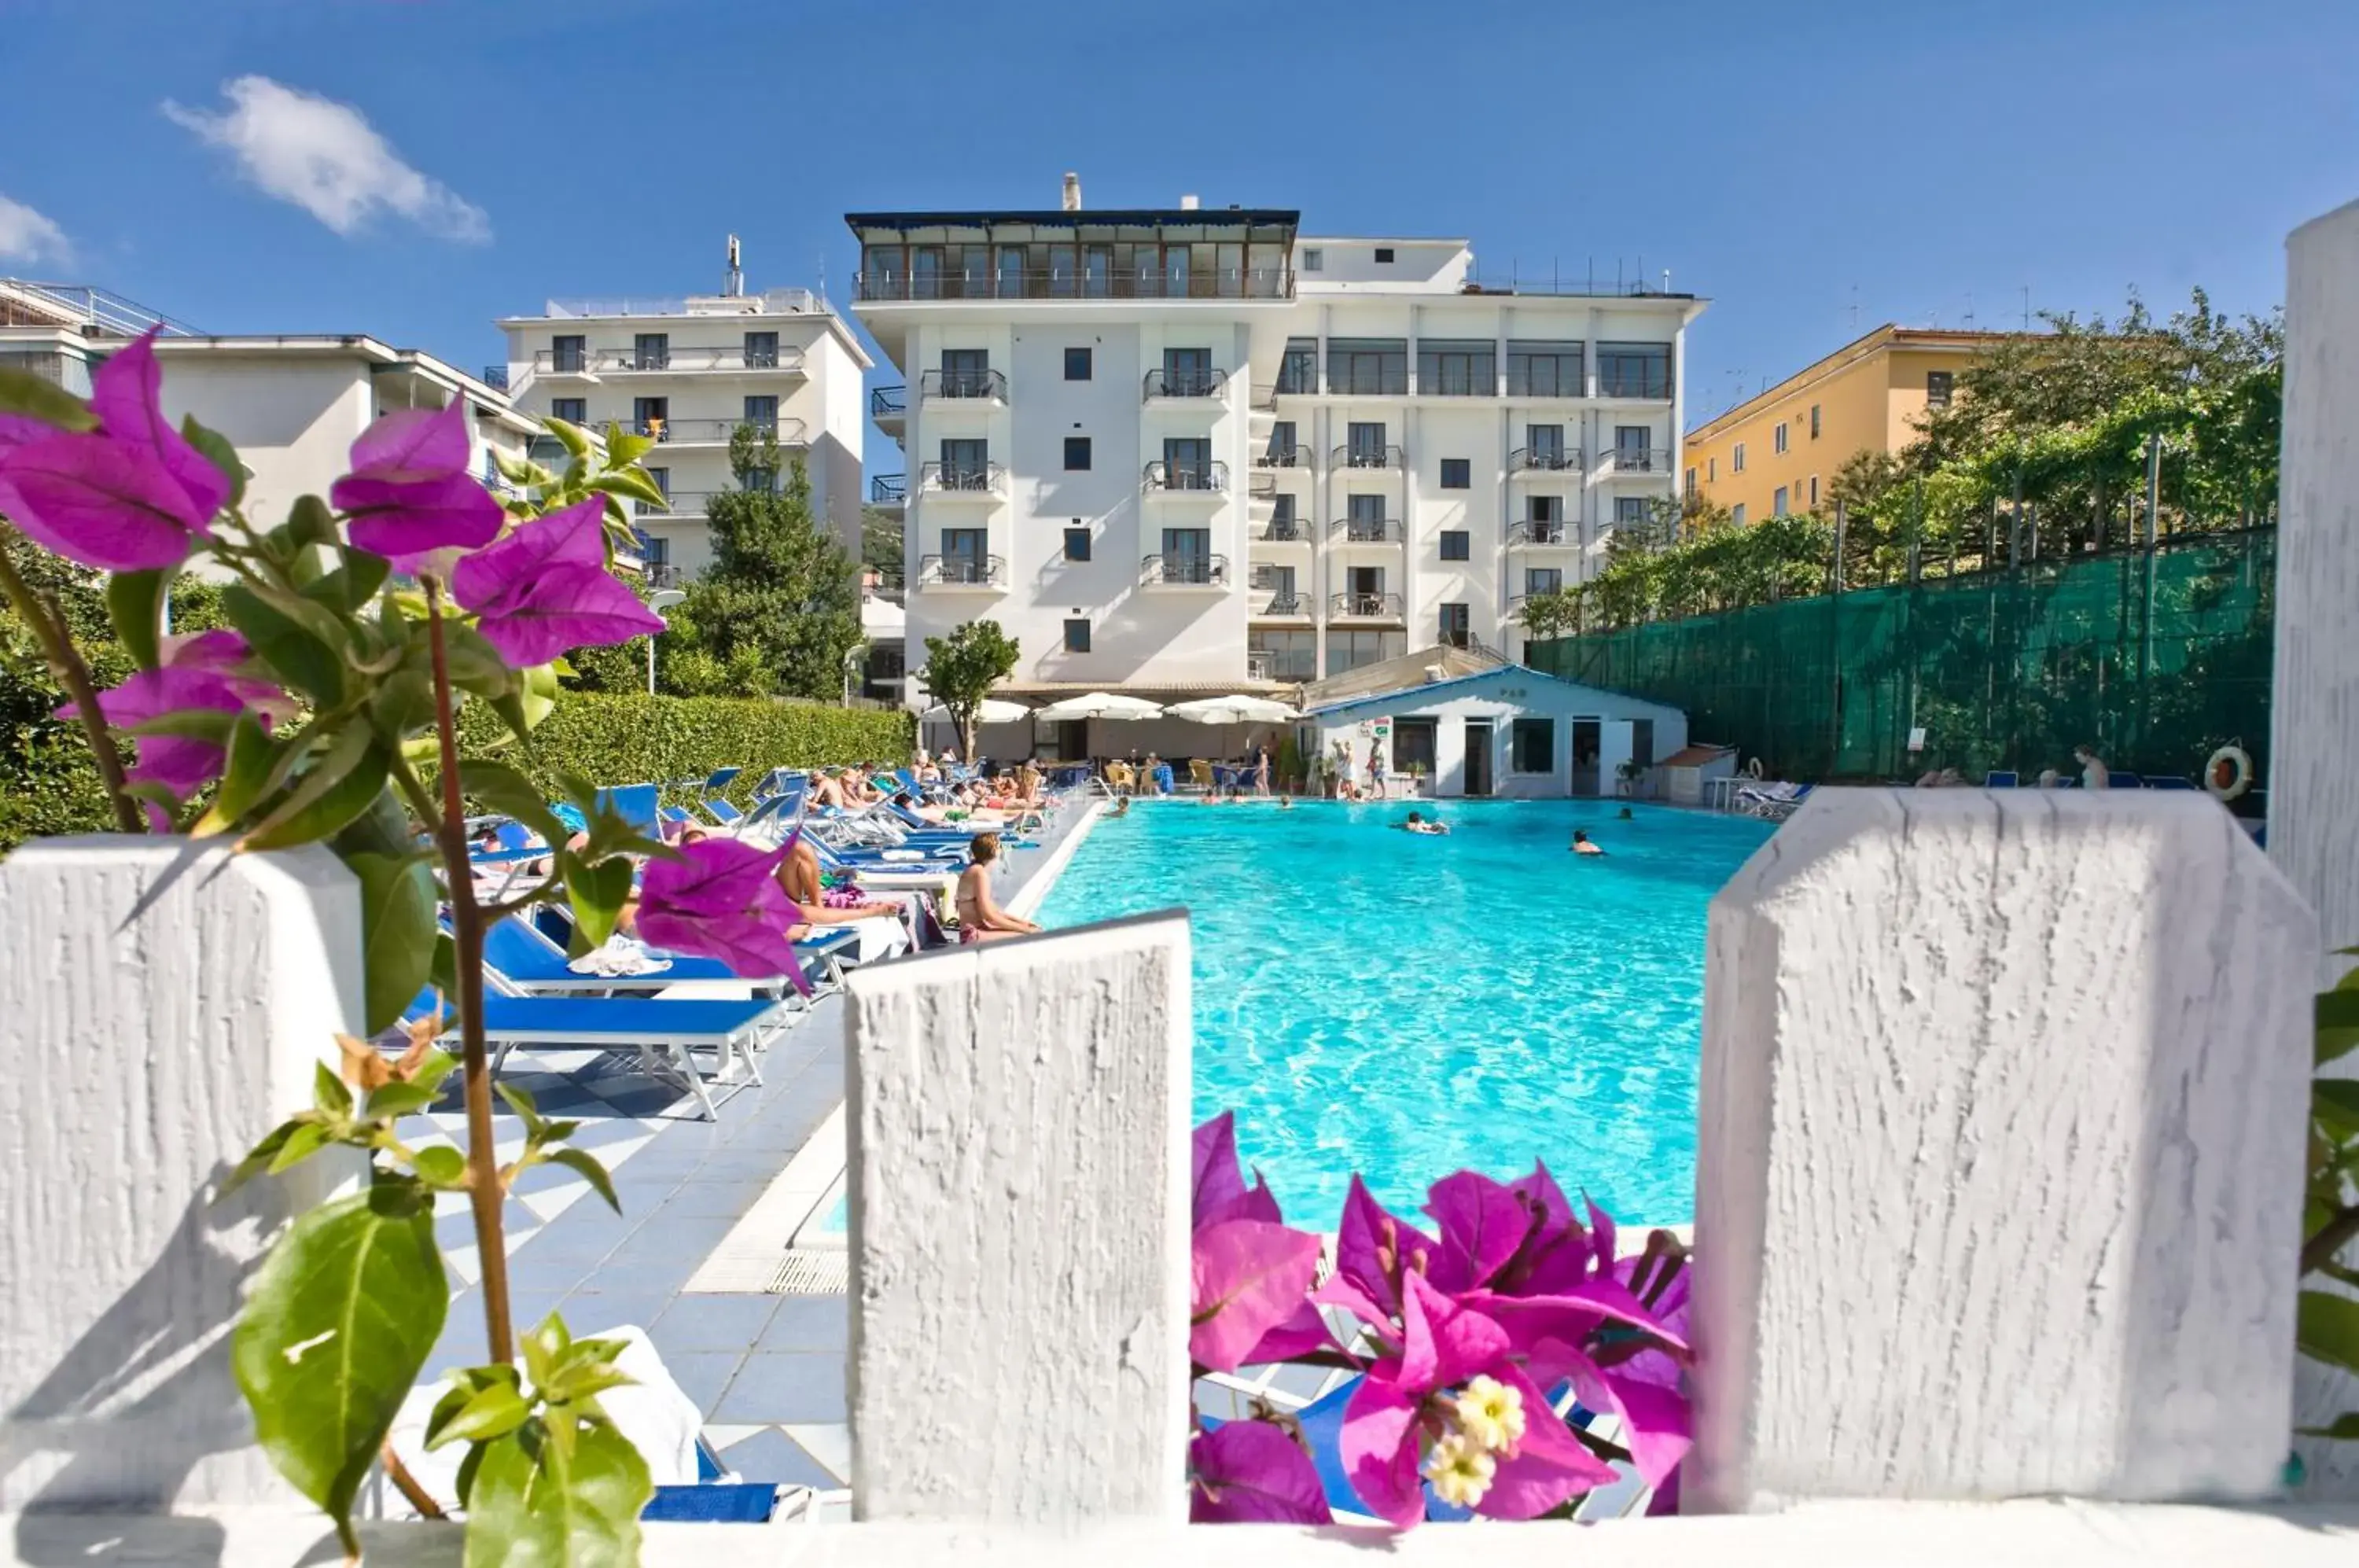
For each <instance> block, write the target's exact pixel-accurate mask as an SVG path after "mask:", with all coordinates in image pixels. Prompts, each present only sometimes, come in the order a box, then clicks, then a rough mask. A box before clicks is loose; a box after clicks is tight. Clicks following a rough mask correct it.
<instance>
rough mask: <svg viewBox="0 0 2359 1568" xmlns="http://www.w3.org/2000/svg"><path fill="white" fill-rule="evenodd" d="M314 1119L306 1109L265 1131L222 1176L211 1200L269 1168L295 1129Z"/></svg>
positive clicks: (251, 1179)
mask: <svg viewBox="0 0 2359 1568" xmlns="http://www.w3.org/2000/svg"><path fill="white" fill-rule="evenodd" d="M314 1119H316V1118H314V1117H313V1116H312V1114H311V1113H310V1112H309V1111H306V1112H305V1113H304V1114H303V1115H302V1116H298V1117H295V1118H293V1119H291V1120H288V1121H283V1122H280V1123H279V1124H278V1125H277V1127H272V1128H271V1129H270V1130H269V1131H268V1132H266V1133H265V1134H264V1135H263V1137H262V1141H261V1142H260V1143H257V1144H255V1146H254V1148H253V1149H251V1150H249V1151H248V1152H247V1154H246V1157H245V1159H244V1160H239V1161H238V1162H237V1164H236V1166H235V1167H234V1169H233V1170H232V1171H230V1173H229V1174H228V1175H226V1176H224V1177H223V1178H222V1184H221V1190H220V1191H219V1192H215V1193H214V1194H213V1202H215V1203H220V1202H221V1201H222V1200H223V1198H226V1197H228V1196H229V1195H230V1194H231V1193H232V1192H236V1191H237V1190H238V1189H239V1188H240V1187H243V1186H245V1184H246V1183H247V1182H248V1181H253V1180H254V1179H255V1177H256V1176H259V1175H261V1174H262V1173H263V1172H264V1171H267V1170H269V1169H270V1166H271V1162H272V1161H274V1160H277V1158H278V1151H279V1150H280V1149H284V1148H286V1147H287V1140H288V1139H289V1138H293V1137H294V1136H295V1129H296V1128H298V1127H308V1126H310V1125H311V1122H312V1121H313V1120H314Z"/></svg>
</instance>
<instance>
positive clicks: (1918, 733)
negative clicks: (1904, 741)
mask: <svg viewBox="0 0 2359 1568" xmlns="http://www.w3.org/2000/svg"><path fill="white" fill-rule="evenodd" d="M1908 749H1909V750H1911V751H1922V750H1924V749H1925V726H1924V725H1923V724H1917V725H1915V726H1913V727H1911V728H1910V730H1909V731H1908Z"/></svg>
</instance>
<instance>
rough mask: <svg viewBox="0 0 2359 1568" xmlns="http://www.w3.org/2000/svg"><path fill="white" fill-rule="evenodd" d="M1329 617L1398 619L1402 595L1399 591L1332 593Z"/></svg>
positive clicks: (1328, 603) (1328, 602)
mask: <svg viewBox="0 0 2359 1568" xmlns="http://www.w3.org/2000/svg"><path fill="white" fill-rule="evenodd" d="M1327 618H1328V619H1329V620H1331V621H1397V620H1399V619H1400V618H1401V596H1400V595H1399V594H1397V593H1331V594H1329V595H1328V596H1327Z"/></svg>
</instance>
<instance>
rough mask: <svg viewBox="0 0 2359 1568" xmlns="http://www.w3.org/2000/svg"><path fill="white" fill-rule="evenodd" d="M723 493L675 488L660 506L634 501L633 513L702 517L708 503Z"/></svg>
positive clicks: (640, 515)
mask: <svg viewBox="0 0 2359 1568" xmlns="http://www.w3.org/2000/svg"><path fill="white" fill-rule="evenodd" d="M721 494H723V492H721V491H716V490H675V491H673V492H672V493H671V494H670V495H666V496H665V497H664V499H663V504H662V505H660V506H658V505H657V504H656V503H655V502H653V501H634V502H632V503H631V510H632V515H633V516H635V517H674V518H687V517H702V516H704V512H705V506H706V505H707V503H709V502H710V501H711V500H712V497H713V496H714V495H721Z"/></svg>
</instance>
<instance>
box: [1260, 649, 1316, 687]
mask: <svg viewBox="0 0 2359 1568" xmlns="http://www.w3.org/2000/svg"><path fill="white" fill-rule="evenodd" d="M1245 679H1246V680H1248V681H1305V682H1308V681H1316V680H1318V679H1319V659H1318V656H1317V655H1315V654H1312V653H1310V652H1307V651H1302V650H1298V649H1288V650H1286V651H1284V652H1279V651H1277V650H1276V649H1272V648H1247V649H1245Z"/></svg>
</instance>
